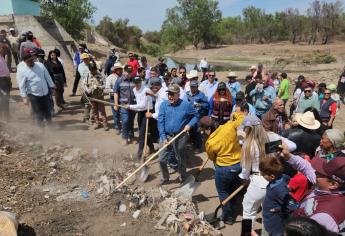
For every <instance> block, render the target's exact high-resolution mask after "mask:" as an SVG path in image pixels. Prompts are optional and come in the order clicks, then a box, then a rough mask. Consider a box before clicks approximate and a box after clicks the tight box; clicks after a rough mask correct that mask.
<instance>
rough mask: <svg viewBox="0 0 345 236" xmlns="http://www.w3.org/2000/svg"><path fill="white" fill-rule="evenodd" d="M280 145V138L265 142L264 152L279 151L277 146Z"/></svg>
mask: <svg viewBox="0 0 345 236" xmlns="http://www.w3.org/2000/svg"><path fill="white" fill-rule="evenodd" d="M280 145H282V141H281V140H277V141H273V142H269V143H265V153H266V154H269V153H274V152H280V151H281V148H280V147H279V146H280Z"/></svg>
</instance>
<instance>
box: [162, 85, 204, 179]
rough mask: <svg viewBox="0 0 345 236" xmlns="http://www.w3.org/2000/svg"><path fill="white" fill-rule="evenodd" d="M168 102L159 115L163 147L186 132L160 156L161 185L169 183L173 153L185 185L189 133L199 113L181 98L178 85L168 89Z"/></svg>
mask: <svg viewBox="0 0 345 236" xmlns="http://www.w3.org/2000/svg"><path fill="white" fill-rule="evenodd" d="M167 92H168V101H163V103H162V105H161V106H160V109H159V114H158V131H159V137H160V141H161V145H162V146H163V145H164V144H166V143H168V142H169V140H171V139H172V138H173V137H174V136H176V135H177V134H178V133H180V132H181V131H185V133H183V134H182V135H180V136H179V137H178V138H177V139H176V141H175V142H173V143H172V145H171V146H169V147H168V148H167V149H165V150H164V151H162V152H161V153H160V155H159V163H160V170H161V173H162V176H163V178H162V179H161V182H160V183H161V184H166V183H168V182H169V177H170V176H169V171H168V165H167V164H168V159H169V155H170V153H171V152H173V153H174V154H175V156H176V158H177V161H178V172H179V173H180V177H179V181H180V183H183V182H184V180H185V179H186V177H187V172H186V160H187V155H186V152H187V150H186V144H187V141H188V134H187V132H188V131H189V130H190V129H191V128H192V127H193V126H194V125H196V123H197V122H198V117H199V115H198V112H197V111H196V110H195V109H194V107H193V104H191V103H189V102H187V101H183V100H182V99H180V98H179V96H180V88H179V87H178V86H177V85H176V84H172V85H170V86H169V87H168V91H167Z"/></svg>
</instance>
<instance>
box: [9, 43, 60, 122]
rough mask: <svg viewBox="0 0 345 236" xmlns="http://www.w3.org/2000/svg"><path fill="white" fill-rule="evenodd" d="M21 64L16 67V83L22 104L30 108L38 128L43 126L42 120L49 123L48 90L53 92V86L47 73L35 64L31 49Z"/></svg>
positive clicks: (34, 55)
mask: <svg viewBox="0 0 345 236" xmlns="http://www.w3.org/2000/svg"><path fill="white" fill-rule="evenodd" d="M23 60H24V61H23V62H21V63H20V64H19V65H18V72H17V78H16V79H17V83H18V87H19V90H20V96H21V97H22V98H23V101H24V104H25V105H29V101H30V103H31V106H32V111H33V113H34V115H35V118H36V121H37V124H38V126H40V127H43V126H44V123H43V121H44V119H45V120H46V121H47V123H51V112H50V110H51V109H50V108H51V105H50V97H49V90H52V91H53V93H54V91H55V85H54V83H53V80H52V79H51V77H50V75H49V72H48V71H47V69H46V68H45V66H44V65H43V64H42V63H40V62H35V60H36V54H35V53H34V51H33V50H32V49H29V50H28V51H25V52H24V54H23Z"/></svg>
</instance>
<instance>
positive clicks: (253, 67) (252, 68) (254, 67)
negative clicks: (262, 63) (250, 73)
mask: <svg viewBox="0 0 345 236" xmlns="http://www.w3.org/2000/svg"><path fill="white" fill-rule="evenodd" d="M256 69H257V67H256V66H255V65H252V66H251V67H250V68H249V70H256Z"/></svg>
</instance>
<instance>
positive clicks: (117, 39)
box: [96, 16, 142, 49]
mask: <svg viewBox="0 0 345 236" xmlns="http://www.w3.org/2000/svg"><path fill="white" fill-rule="evenodd" d="M128 23H129V19H118V20H116V21H112V20H111V18H110V17H108V16H105V17H103V19H102V20H101V21H100V22H99V24H98V25H97V26H96V31H97V32H98V33H99V34H100V35H102V36H104V37H106V38H107V39H108V40H109V41H110V42H112V43H113V44H114V45H116V46H118V47H122V48H126V49H139V48H140V37H141V36H142V31H141V29H140V28H139V27H137V26H129V25H128Z"/></svg>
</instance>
